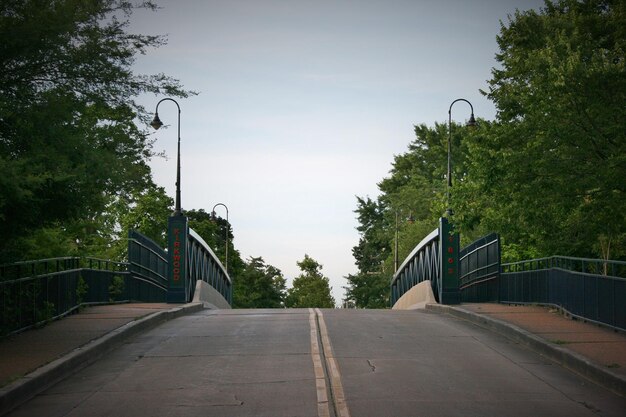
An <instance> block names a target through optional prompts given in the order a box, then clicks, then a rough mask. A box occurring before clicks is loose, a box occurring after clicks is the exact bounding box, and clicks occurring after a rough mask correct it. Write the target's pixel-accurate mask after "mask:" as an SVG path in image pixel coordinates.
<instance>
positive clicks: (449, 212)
mask: <svg viewBox="0 0 626 417" xmlns="http://www.w3.org/2000/svg"><path fill="white" fill-rule="evenodd" d="M457 101H464V102H466V103H467V104H469V106H470V109H471V111H472V114H471V115H470V119H469V120H468V121H467V123H465V126H467V127H476V119H474V106H472V103H470V102H469V101H467V100H465V99H464V98H457V99H456V100H454V101H453V102H452V104H450V108H449V109H448V187H447V189H446V199H447V202H448V209H447V210H446V213H447V215H448V217H451V216H452V209H451V208H450V188H452V106H453V105H454V103H456V102H457Z"/></svg>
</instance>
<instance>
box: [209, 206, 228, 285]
mask: <svg viewBox="0 0 626 417" xmlns="http://www.w3.org/2000/svg"><path fill="white" fill-rule="evenodd" d="M217 206H222V207H224V208H225V209H226V263H225V265H224V268H226V273H227V274H228V229H229V228H230V223H229V222H228V207H226V204H224V203H217V204H216V205H214V206H213V210H211V216H212V217H213V218H214V219H215V218H216V215H215V207H217Z"/></svg>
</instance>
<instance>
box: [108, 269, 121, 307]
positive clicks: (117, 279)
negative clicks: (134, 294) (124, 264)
mask: <svg viewBox="0 0 626 417" xmlns="http://www.w3.org/2000/svg"><path fill="white" fill-rule="evenodd" d="M124 287H125V283H124V277H122V276H119V275H116V276H114V277H113V280H112V281H111V285H109V302H111V303H113V302H115V301H120V297H121V296H122V294H124Z"/></svg>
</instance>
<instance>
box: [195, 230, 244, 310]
mask: <svg viewBox="0 0 626 417" xmlns="http://www.w3.org/2000/svg"><path fill="white" fill-rule="evenodd" d="M187 279H188V280H189V285H188V286H187V301H191V300H192V299H193V295H194V290H195V288H196V282H197V281H198V280H200V281H204V282H206V283H208V284H209V285H211V286H212V287H213V288H214V289H215V290H216V291H217V292H219V293H220V294H221V296H222V297H223V298H224V299H225V300H226V302H227V303H228V304H229V305H232V303H233V285H232V281H231V279H230V276H228V273H227V272H226V268H224V266H223V265H222V263H221V262H220V260H219V258H218V257H217V255H215V253H214V252H213V250H212V249H211V248H210V247H209V245H208V244H207V243H206V242H205V241H204V239H202V237H200V235H199V234H197V233H196V232H195V231H194V230H193V229H191V228H189V234H188V235H187Z"/></svg>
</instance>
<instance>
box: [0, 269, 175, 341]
mask: <svg viewBox="0 0 626 417" xmlns="http://www.w3.org/2000/svg"><path fill="white" fill-rule="evenodd" d="M129 266H130V264H128V263H125V262H115V261H111V260H106V259H98V258H76V257H65V258H52V259H42V260H36V261H25V262H17V263H14V264H8V265H1V266H0V335H6V334H11V333H16V332H20V331H22V330H25V329H28V328H31V327H34V326H38V325H41V324H43V323H46V322H48V321H50V320H54V319H57V318H59V317H62V316H65V315H67V314H70V313H71V312H73V311H74V310H76V309H77V308H79V307H80V306H82V305H90V304H102V303H110V302H127V301H131V300H136V301H144V302H154V301H157V302H161V301H164V300H165V293H166V291H167V286H166V284H163V283H160V284H159V283H155V282H152V281H151V280H149V279H145V278H143V277H141V276H134V275H132V274H131V272H130V271H129Z"/></svg>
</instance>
